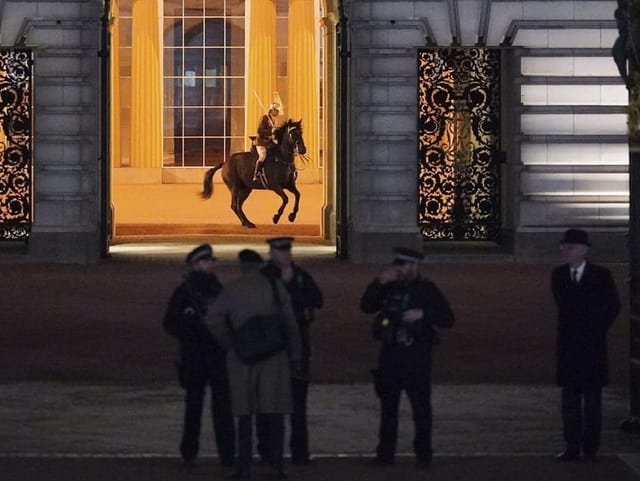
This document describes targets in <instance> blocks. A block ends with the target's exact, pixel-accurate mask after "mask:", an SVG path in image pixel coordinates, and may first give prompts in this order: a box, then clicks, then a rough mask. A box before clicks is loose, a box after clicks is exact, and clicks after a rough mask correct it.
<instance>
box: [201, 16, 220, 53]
mask: <svg viewBox="0 0 640 481" xmlns="http://www.w3.org/2000/svg"><path fill="white" fill-rule="evenodd" d="M204 32H205V37H204V39H205V40H204V44H205V45H206V46H208V47H222V46H223V45H224V42H223V40H224V20H223V19H222V18H207V19H206V20H205V21H204Z"/></svg>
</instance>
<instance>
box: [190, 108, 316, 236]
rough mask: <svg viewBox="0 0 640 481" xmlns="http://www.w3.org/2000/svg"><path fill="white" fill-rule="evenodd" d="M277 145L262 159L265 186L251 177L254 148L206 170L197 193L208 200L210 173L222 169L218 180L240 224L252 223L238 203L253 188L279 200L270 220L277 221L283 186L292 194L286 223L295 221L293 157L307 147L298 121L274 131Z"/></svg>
mask: <svg viewBox="0 0 640 481" xmlns="http://www.w3.org/2000/svg"><path fill="white" fill-rule="evenodd" d="M274 137H275V138H276V140H277V144H276V145H275V146H274V147H272V148H271V149H269V151H268V153H267V158H266V160H265V161H264V173H265V175H266V178H267V182H266V187H265V186H264V185H263V184H262V182H261V181H260V180H256V181H254V180H253V171H254V167H255V164H256V160H257V159H258V153H257V152H256V149H255V147H254V148H252V150H251V151H250V152H236V153H235V154H232V155H231V157H230V158H229V159H228V160H227V161H226V162H224V163H222V164H220V165H217V166H215V167H213V168H212V169H209V170H208V171H207V173H206V174H205V175H204V183H203V190H202V193H201V194H200V196H201V197H202V198H203V199H209V198H210V197H211V194H212V193H213V176H214V175H215V173H216V172H217V171H218V170H220V169H222V180H223V181H224V183H225V184H226V186H227V188H228V189H229V191H230V192H231V210H233V212H234V213H235V214H236V215H237V216H238V219H240V222H241V223H242V225H243V226H244V227H251V228H253V227H255V226H256V225H255V224H254V223H253V222H251V221H250V220H249V219H247V216H246V215H245V213H244V212H243V210H242V204H244V201H245V200H247V197H249V194H251V191H252V190H254V189H258V190H265V189H268V190H272V191H274V192H275V193H276V194H278V195H279V196H280V198H281V199H282V205H281V206H280V208H279V209H278V211H277V212H276V213H275V214H274V215H273V223H274V224H277V223H278V221H280V217H281V216H282V213H283V211H284V208H285V206H286V205H287V204H288V203H289V198H288V197H287V194H285V193H284V189H286V190H288V191H290V192H292V193H293V195H294V196H295V203H294V205H293V210H292V211H291V213H290V214H289V222H293V221H294V220H296V215H297V214H298V208H299V205H300V191H298V188H297V187H296V178H297V176H298V173H297V171H296V166H295V164H294V159H295V156H296V155H298V154H300V155H304V154H305V153H306V152H307V148H306V146H305V145H304V139H303V138H302V120H299V121H297V122H294V121H293V120H291V119H289V120H287V121H286V122H285V123H283V124H282V125H281V126H280V127H278V128H277V129H276V130H275V132H274Z"/></svg>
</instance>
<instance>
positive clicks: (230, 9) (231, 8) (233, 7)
mask: <svg viewBox="0 0 640 481" xmlns="http://www.w3.org/2000/svg"><path fill="white" fill-rule="evenodd" d="M214 1H215V0H214ZM244 3H245V0H227V15H229V16H233V17H244Z"/></svg>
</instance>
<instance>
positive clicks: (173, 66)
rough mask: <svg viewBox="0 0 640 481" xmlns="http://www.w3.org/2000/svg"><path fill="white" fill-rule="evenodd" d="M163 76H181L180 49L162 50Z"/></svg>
mask: <svg viewBox="0 0 640 481" xmlns="http://www.w3.org/2000/svg"><path fill="white" fill-rule="evenodd" d="M163 63H164V65H163V67H162V68H163V69H164V75H165V76H168V77H174V76H179V75H182V49H180V48H165V49H164V62H163Z"/></svg>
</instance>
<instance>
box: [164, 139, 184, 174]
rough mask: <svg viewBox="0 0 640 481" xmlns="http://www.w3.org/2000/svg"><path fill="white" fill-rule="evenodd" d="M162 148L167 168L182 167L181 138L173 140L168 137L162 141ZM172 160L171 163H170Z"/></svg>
mask: <svg viewBox="0 0 640 481" xmlns="http://www.w3.org/2000/svg"><path fill="white" fill-rule="evenodd" d="M163 148H164V158H165V165H167V166H168V167H171V166H176V167H181V166H182V139H181V138H177V137H176V138H173V137H170V138H168V139H164V142H163ZM172 160H173V163H171V162H172Z"/></svg>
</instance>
